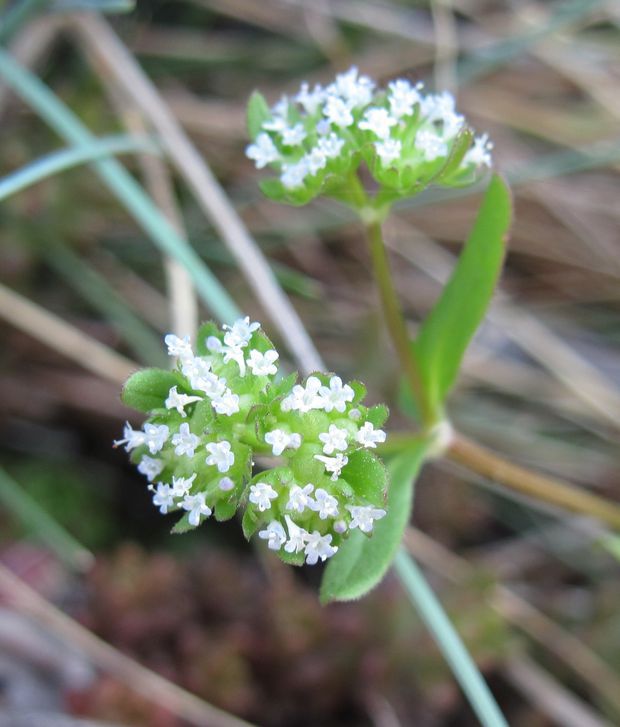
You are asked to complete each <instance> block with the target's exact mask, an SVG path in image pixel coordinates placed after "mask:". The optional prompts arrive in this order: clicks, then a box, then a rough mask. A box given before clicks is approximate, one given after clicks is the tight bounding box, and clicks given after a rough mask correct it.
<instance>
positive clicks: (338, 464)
mask: <svg viewBox="0 0 620 727" xmlns="http://www.w3.org/2000/svg"><path fill="white" fill-rule="evenodd" d="M314 459H318V460H319V462H323V464H324V465H325V469H326V471H327V472H331V473H332V477H331V478H332V480H337V479H338V477H340V471H341V470H342V468H343V467H344V466H345V465H346V464H347V462H348V461H349V458H348V457H346V456H345V455H344V454H341V453H340V452H339V453H338V454H337V455H336V456H335V457H325V456H324V455H322V454H315V455H314Z"/></svg>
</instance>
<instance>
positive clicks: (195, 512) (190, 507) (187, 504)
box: [181, 492, 212, 527]
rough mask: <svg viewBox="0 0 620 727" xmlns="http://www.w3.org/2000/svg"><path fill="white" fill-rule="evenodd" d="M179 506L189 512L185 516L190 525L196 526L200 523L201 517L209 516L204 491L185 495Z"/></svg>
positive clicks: (209, 510) (209, 509) (209, 511)
mask: <svg viewBox="0 0 620 727" xmlns="http://www.w3.org/2000/svg"><path fill="white" fill-rule="evenodd" d="M181 507H182V508H183V509H184V510H187V511H188V512H189V517H188V518H187V519H188V521H189V524H190V525H193V526H194V527H197V526H198V525H200V518H201V517H209V516H210V515H211V512H212V511H211V508H210V507H209V506H208V505H207V504H206V503H205V493H204V492H199V493H198V494H197V495H185V499H184V500H183V504H182V505H181Z"/></svg>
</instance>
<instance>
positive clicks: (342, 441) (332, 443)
mask: <svg viewBox="0 0 620 727" xmlns="http://www.w3.org/2000/svg"><path fill="white" fill-rule="evenodd" d="M348 434H349V432H347V430H346V429H340V428H339V427H337V426H336V425H335V424H330V425H329V430H328V431H327V432H321V434H319V439H320V440H321V442H323V451H324V452H325V454H332V453H333V452H335V451H336V450H337V449H339V450H340V451H341V452H344V451H345V449H346V448H347V447H348V444H347V436H348Z"/></svg>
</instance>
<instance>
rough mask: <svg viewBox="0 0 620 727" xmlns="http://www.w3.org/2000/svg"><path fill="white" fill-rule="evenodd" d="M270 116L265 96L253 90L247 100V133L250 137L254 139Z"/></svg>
mask: <svg viewBox="0 0 620 727" xmlns="http://www.w3.org/2000/svg"><path fill="white" fill-rule="evenodd" d="M270 118H271V111H270V110H269V104H268V103H267V101H266V100H265V97H264V96H263V94H262V93H260V92H259V91H254V93H253V94H252V95H251V96H250V100H249V101H248V134H249V135H250V139H256V137H257V136H258V135H259V134H260V132H261V129H262V126H263V124H264V123H265V121H267V119H270Z"/></svg>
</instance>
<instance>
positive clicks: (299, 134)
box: [281, 124, 306, 146]
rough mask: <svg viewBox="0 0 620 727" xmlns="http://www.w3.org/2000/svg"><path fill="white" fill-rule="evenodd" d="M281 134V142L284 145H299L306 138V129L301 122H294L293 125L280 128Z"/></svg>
mask: <svg viewBox="0 0 620 727" xmlns="http://www.w3.org/2000/svg"><path fill="white" fill-rule="evenodd" d="M281 136H282V143H283V144H285V145H286V146H299V144H301V142H302V141H303V140H304V139H305V138H306V130H305V129H304V126H303V124H295V126H289V127H287V128H285V129H282V132H281Z"/></svg>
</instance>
